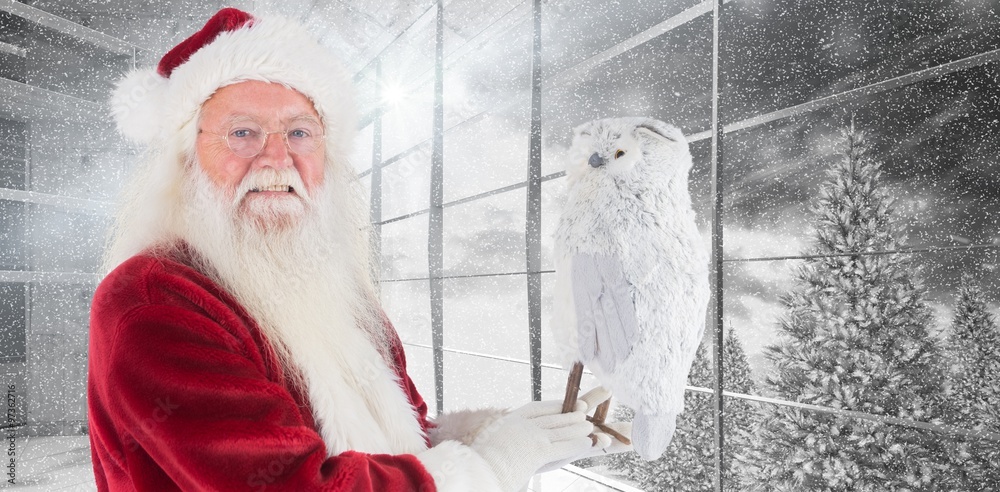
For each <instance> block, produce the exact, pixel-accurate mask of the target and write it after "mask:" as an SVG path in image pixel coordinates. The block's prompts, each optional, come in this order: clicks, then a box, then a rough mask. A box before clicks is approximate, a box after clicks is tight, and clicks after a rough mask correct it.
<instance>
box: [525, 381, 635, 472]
mask: <svg viewBox="0 0 1000 492" xmlns="http://www.w3.org/2000/svg"><path fill="white" fill-rule="evenodd" d="M608 398H611V391H609V390H607V389H605V388H604V387H603V386H598V387H596V388H594V389H592V390H590V391H588V392H587V393H586V394H585V395H583V396H581V397H580V399H581V400H583V401H586V402H587V408H588V409H591V408H597V406H598V405H600V404H601V403H603V402H605V401H607V400H608ZM609 413H610V411H609ZM604 425H605V426H607V427H610V428H612V429H614V430H615V431H616V432H618V433H619V434H621V435H623V436H625V437H627V438H628V439H629V441H631V440H632V422H604ZM594 436H595V437H597V442H596V443H595V444H594V446H593V447H591V448H590V449H587V450H585V451H584V452H583V453H582V454H580V455H579V456H574V457H572V458H567V459H564V460H559V461H552V462H550V463H547V464H546V465H544V466H542V467H541V468H539V469H538V472H537V473H545V472H548V471H552V470H557V469H559V468H562V467H564V466H566V465H568V464H570V463H572V462H574V461H576V460H582V459H584V458H590V457H593V456H600V455H604V454H614V453H625V452H628V451H632V444H625V443H623V442H621V441H619V440H618V439H616V438H615V437H614V436H612V435H610V434H608V433H605V432H601V429H600V428H599V427H596V426H595V428H594Z"/></svg>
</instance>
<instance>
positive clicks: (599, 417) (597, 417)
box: [562, 362, 632, 445]
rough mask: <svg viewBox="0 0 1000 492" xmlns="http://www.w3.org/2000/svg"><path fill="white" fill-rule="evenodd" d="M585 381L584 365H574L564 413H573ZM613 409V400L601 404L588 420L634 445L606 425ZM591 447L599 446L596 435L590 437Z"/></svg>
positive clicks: (567, 386) (567, 385)
mask: <svg viewBox="0 0 1000 492" xmlns="http://www.w3.org/2000/svg"><path fill="white" fill-rule="evenodd" d="M582 380H583V363H582V362H576V363H574V364H573V369H570V371H569V379H568V380H567V381H566V397H565V398H564V399H563V406H562V413H569V412H572V411H573V408H574V407H575V406H576V400H577V397H578V395H579V394H580V382H581V381H582ZM610 407H611V398H608V399H607V400H605V401H603V402H601V404H600V405H597V409H596V410H594V416H593V417H591V416H589V415H588V416H587V420H588V421H589V422H591V423H592V424H594V427H597V428H598V429H601V431H603V432H605V433H607V434H609V435H611V436H612V437H614V438H615V439H618V440H619V441H621V442H623V443H625V444H632V441H631V440H629V438H627V437H625V436H623V435H622V434H621V433H620V432H618V431H616V430H614V429H612V428H611V427H608V426H606V425H604V419H606V418H608V409H609V408H610ZM590 443H591V445H593V444H597V436H595V435H594V434H591V435H590Z"/></svg>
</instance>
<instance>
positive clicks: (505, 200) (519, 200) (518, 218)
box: [443, 188, 527, 275]
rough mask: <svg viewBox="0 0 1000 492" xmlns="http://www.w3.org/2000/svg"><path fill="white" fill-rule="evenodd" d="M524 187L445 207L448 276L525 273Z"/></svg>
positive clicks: (446, 272)
mask: <svg viewBox="0 0 1000 492" xmlns="http://www.w3.org/2000/svg"><path fill="white" fill-rule="evenodd" d="M526 197H527V195H526V191H525V189H524V188H520V189H516V190H512V191H508V192H505V193H498V194H496V195H492V196H489V197H486V198H482V199H479V200H474V201H471V202H466V203H462V204H460V205H455V206H451V207H447V208H445V209H444V232H443V236H444V239H443V243H444V275H460V274H477V273H505V272H523V271H525V268H526V265H525V260H524V254H525V253H524V210H525V203H526V200H527V198H526Z"/></svg>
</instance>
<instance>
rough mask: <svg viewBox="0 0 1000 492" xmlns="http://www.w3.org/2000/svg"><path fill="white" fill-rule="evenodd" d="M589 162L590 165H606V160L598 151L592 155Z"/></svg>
mask: <svg viewBox="0 0 1000 492" xmlns="http://www.w3.org/2000/svg"><path fill="white" fill-rule="evenodd" d="M588 162H589V163H590V167H601V166H603V165H604V163H605V160H604V158H603V157H601V156H600V155H598V154H597V152H594V153H593V154H591V155H590V161H588Z"/></svg>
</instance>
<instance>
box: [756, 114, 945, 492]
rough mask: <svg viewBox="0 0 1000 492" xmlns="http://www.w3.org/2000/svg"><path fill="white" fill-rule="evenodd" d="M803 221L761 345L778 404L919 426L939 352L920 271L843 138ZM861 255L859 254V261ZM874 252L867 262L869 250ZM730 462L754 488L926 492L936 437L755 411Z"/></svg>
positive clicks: (849, 134)
mask: <svg viewBox="0 0 1000 492" xmlns="http://www.w3.org/2000/svg"><path fill="white" fill-rule="evenodd" d="M844 137H845V140H846V146H845V150H844V153H843V157H842V158H841V159H840V160H839V161H838V162H836V163H835V164H834V165H832V166H831V169H830V170H829V171H828V173H827V178H828V179H827V181H826V182H825V183H824V184H823V186H822V188H821V191H820V195H819V198H818V199H817V200H816V201H815V202H814V204H813V207H812V213H813V215H814V217H815V220H816V223H815V224H816V225H815V234H814V240H815V241H814V243H815V244H814V246H813V247H812V248H811V250H810V251H807V252H806V253H807V255H806V256H807V258H806V259H805V260H804V265H802V266H801V267H800V268H799V269H798V270H797V272H796V275H795V283H794V286H793V288H792V291H791V292H789V293H788V294H787V295H786V296H784V297H783V299H782V302H783V304H784V305H785V307H786V314H785V316H784V317H783V319H782V321H781V325H780V328H779V332H780V338H779V342H778V343H777V344H776V345H774V346H771V347H768V354H767V355H768V358H769V359H770V360H771V361H772V362H773V363H774V365H775V371H774V372H773V373H772V374H771V375H769V376H768V378H767V386H768V387H769V389H770V390H771V391H772V392H773V393H775V394H776V395H777V396H778V397H779V398H781V399H785V400H790V401H796V402H801V403H807V404H812V405H821V406H825V407H832V408H839V409H845V410H853V411H857V412H864V413H868V414H874V415H886V416H892V417H897V418H902V419H910V420H918V421H929V420H931V419H934V418H935V414H936V412H937V410H938V406H937V402H939V401H940V394H941V387H942V374H941V371H940V369H939V367H940V366H939V362H940V348H939V347H938V346H937V344H936V342H935V340H934V339H933V338H932V337H931V336H930V335H929V333H928V327H929V326H930V324H931V322H932V316H931V312H930V310H929V308H928V307H927V305H926V303H925V301H924V296H925V290H924V288H923V286H922V285H921V282H920V272H919V270H918V269H917V268H915V267H914V266H913V264H912V263H911V262H910V259H909V258H908V257H907V256H906V255H899V254H879V253H880V252H885V251H892V250H895V249H896V248H897V246H898V245H899V243H900V242H901V231H900V230H899V228H898V226H897V225H896V224H895V223H894V222H893V208H892V203H891V200H890V199H889V197H888V196H887V194H886V193H885V191H884V190H883V188H882V183H881V176H880V175H881V170H880V167H881V166H880V164H879V162H877V161H876V160H875V159H873V158H872V157H871V156H870V155H869V153H868V149H867V147H866V145H865V142H864V136H863V135H862V134H860V133H856V132H854V131H853V129H851V130H848V131H845V132H844ZM866 253H867V254H866ZM871 253H874V254H871ZM765 411H766V412H765V415H764V416H763V418H764V422H763V425H762V426H761V428H760V430H759V432H758V438H757V439H755V445H754V447H753V448H751V449H749V450H747V452H746V454H745V455H744V456H743V457H742V458H743V459H742V461H743V463H744V464H745V466H746V469H747V470H748V474H747V475H748V476H747V477H746V479H747V483H751V484H753V486H754V487H756V488H759V489H761V490H787V491H792V490H796V491H798V490H810V491H893V490H935V489H936V488H938V486H937V485H936V484H935V479H936V478H938V479H939V478H941V476H942V472H943V469H944V468H946V466H945V465H944V464H942V461H946V459H945V458H943V457H942V456H940V454H941V451H940V450H939V446H940V445H939V444H938V442H937V441H938V440H939V439H940V438H941V436H939V435H934V434H933V433H931V432H928V431H921V430H917V429H913V428H910V427H905V426H898V425H891V424H885V423H877V422H872V421H869V420H863V419H856V418H849V417H845V416H841V415H833V414H826V413H819V412H812V411H802V410H799V409H794V408H789V407H777V408H775V407H769V408H766V409H765Z"/></svg>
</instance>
